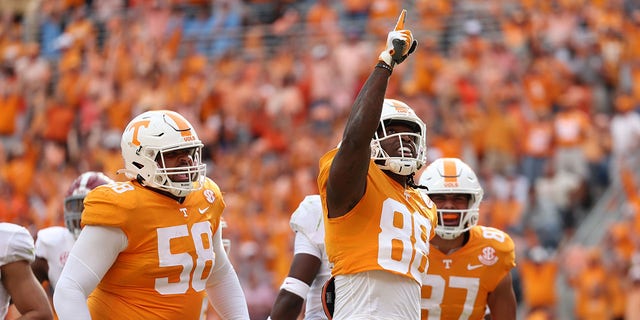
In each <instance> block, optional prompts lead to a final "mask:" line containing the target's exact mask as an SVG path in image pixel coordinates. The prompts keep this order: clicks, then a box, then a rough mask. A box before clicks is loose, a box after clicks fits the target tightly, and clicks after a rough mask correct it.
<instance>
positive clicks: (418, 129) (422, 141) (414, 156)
mask: <svg viewBox="0 0 640 320" xmlns="http://www.w3.org/2000/svg"><path fill="white" fill-rule="evenodd" d="M398 122H400V123H404V124H406V125H407V126H409V127H411V128H413V129H414V132H402V133H390V134H387V126H388V125H389V123H398ZM380 132H381V133H380ZM426 136H427V129H426V125H425V124H424V122H422V120H420V118H418V116H416V114H415V112H413V110H412V109H411V108H410V107H409V106H408V105H407V104H405V103H404V102H401V101H398V100H393V99H385V100H384V102H383V105H382V114H381V116H380V124H379V127H378V130H377V131H376V133H375V135H374V137H373V139H372V140H371V159H373V160H376V164H377V165H378V167H379V168H380V169H381V170H387V171H391V172H393V173H395V174H399V175H402V176H407V175H410V174H413V173H415V172H417V171H418V170H420V168H422V166H424V164H425V163H426V158H427V142H426ZM407 137H410V138H411V140H412V141H413V142H414V144H415V147H412V148H410V147H408V146H407V147H406V148H403V143H405V144H406V142H403V141H404V140H403V139H406V138H407ZM387 139H398V140H399V145H400V149H401V152H400V153H401V155H400V156H390V155H389V153H388V152H387V151H386V150H384V149H383V148H382V145H381V141H383V140H387ZM409 149H411V150H415V151H412V152H408V150H409ZM402 150H407V151H406V152H408V153H407V154H406V155H405V154H404V153H405V151H402Z"/></svg>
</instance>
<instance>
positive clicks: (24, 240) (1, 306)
mask: <svg viewBox="0 0 640 320" xmlns="http://www.w3.org/2000/svg"><path fill="white" fill-rule="evenodd" d="M34 251H35V249H34V246H33V238H32V237H31V234H29V231H27V229H25V228H24V227H21V226H19V225H16V224H12V223H4V222H3V223H0V267H1V266H4V265H5V264H9V263H12V262H16V261H20V260H26V261H28V262H29V263H31V262H33V260H35V253H34ZM1 277H2V275H0V281H1V280H2V279H1ZM10 299H11V297H9V293H8V292H7V290H6V289H5V288H4V286H2V284H1V282H0V319H4V318H5V316H6V315H7V310H8V308H9V301H10Z"/></svg>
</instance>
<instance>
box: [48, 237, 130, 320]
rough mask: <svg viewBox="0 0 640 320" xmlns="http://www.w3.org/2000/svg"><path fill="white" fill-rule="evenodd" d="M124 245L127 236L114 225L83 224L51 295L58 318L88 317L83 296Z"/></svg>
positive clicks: (125, 245) (96, 281)
mask: <svg viewBox="0 0 640 320" xmlns="http://www.w3.org/2000/svg"><path fill="white" fill-rule="evenodd" d="M126 247H127V237H126V235H125V234H124V232H122V230H120V229H118V228H111V227H99V226H85V227H84V228H83V229H82V232H81V233H80V237H78V240H77V241H76V243H75V244H74V246H73V249H71V252H70V253H69V258H68V260H67V262H66V264H65V266H64V268H63V269H62V274H61V275H60V280H58V284H57V285H56V290H55V292H54V294H53V304H54V306H55V309H56V313H57V315H58V317H59V318H60V319H64V320H66V319H90V318H91V316H90V314H89V308H88V307H87V297H88V296H89V294H90V293H91V292H92V291H93V290H94V289H95V288H96V286H97V285H98V283H99V282H100V280H101V279H102V277H103V276H104V275H105V273H106V272H107V271H108V270H109V268H111V265H113V262H114V261H115V260H116V258H117V257H118V254H119V253H120V252H121V251H122V250H124V249H125V248H126ZM96 248H100V250H96Z"/></svg>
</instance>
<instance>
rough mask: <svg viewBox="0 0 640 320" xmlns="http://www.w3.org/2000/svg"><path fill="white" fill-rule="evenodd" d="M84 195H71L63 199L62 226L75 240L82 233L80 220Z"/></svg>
mask: <svg viewBox="0 0 640 320" xmlns="http://www.w3.org/2000/svg"><path fill="white" fill-rule="evenodd" d="M85 196H86V194H78V195H71V196H68V197H66V198H65V199H64V225H65V227H67V229H68V230H69V231H70V232H71V233H72V234H73V237H74V238H75V239H78V237H79V236H80V231H82V228H81V225H80V218H81V216H82V210H84V202H83V201H84V198H85Z"/></svg>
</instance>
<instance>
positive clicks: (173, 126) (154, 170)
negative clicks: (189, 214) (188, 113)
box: [120, 110, 206, 197]
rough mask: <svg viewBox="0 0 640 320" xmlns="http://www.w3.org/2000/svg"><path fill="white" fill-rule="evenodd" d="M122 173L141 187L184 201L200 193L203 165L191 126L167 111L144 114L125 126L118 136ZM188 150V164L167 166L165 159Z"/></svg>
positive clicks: (204, 172)
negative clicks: (123, 163)
mask: <svg viewBox="0 0 640 320" xmlns="http://www.w3.org/2000/svg"><path fill="white" fill-rule="evenodd" d="M120 144H121V148H122V156H123V158H124V161H125V169H124V170H122V171H121V172H124V173H125V174H126V175H127V176H128V177H129V178H131V179H137V180H138V181H140V182H141V183H142V184H143V185H145V186H148V187H151V188H156V189H159V190H162V191H166V192H168V193H171V194H172V195H174V196H176V197H185V196H187V195H188V194H189V193H190V192H192V191H196V190H200V189H202V187H203V185H204V181H205V174H206V164H204V163H203V162H202V148H203V147H204V145H203V144H202V142H201V141H200V139H198V136H197V134H196V132H195V130H194V129H193V126H192V125H191V124H190V123H189V122H188V121H187V120H186V119H185V118H184V117H183V116H181V115H180V114H178V113H176V112H173V111H168V110H155V111H147V112H145V113H143V114H141V115H139V116H137V117H136V118H134V119H133V120H131V122H130V123H129V125H127V128H126V129H125V131H124V132H123V134H122V141H121V143H120ZM181 150H189V154H188V155H189V159H190V161H189V163H187V164H185V163H177V164H176V165H174V166H168V164H169V163H168V162H167V159H166V155H167V154H168V153H172V152H180V151H181Z"/></svg>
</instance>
